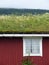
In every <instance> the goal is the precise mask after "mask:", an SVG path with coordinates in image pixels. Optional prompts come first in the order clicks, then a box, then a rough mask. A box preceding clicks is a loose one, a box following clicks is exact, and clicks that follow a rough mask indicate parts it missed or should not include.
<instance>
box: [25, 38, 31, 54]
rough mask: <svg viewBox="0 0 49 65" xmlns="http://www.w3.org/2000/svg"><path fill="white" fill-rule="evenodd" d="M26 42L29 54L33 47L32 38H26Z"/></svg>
mask: <svg viewBox="0 0 49 65" xmlns="http://www.w3.org/2000/svg"><path fill="white" fill-rule="evenodd" d="M25 43H26V45H25V48H26V49H25V50H26V53H27V54H29V53H31V51H30V49H31V39H26V40H25Z"/></svg>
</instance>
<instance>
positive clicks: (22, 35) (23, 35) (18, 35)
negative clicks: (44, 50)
mask: <svg viewBox="0 0 49 65" xmlns="http://www.w3.org/2000/svg"><path fill="white" fill-rule="evenodd" d="M32 36H33V37H36V36H38V37H49V34H0V37H32Z"/></svg>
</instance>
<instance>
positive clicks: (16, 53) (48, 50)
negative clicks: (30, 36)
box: [0, 37, 49, 65]
mask: <svg viewBox="0 0 49 65" xmlns="http://www.w3.org/2000/svg"><path fill="white" fill-rule="evenodd" d="M42 44H43V56H31V57H29V58H30V60H31V61H33V62H34V63H35V64H36V65H49V38H43V43H42ZM23 58H26V57H23V38H12V37H10V38H7V37H6V38H3V37H0V65H21V61H22V59H23Z"/></svg>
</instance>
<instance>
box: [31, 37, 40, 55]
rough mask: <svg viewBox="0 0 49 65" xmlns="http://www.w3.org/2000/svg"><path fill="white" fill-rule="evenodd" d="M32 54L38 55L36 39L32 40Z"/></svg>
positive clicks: (38, 48)
mask: <svg viewBox="0 0 49 65" xmlns="http://www.w3.org/2000/svg"><path fill="white" fill-rule="evenodd" d="M32 53H33V54H35V53H36V54H38V53H40V39H38V38H37V39H36V38H35V39H32Z"/></svg>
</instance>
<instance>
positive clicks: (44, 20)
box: [0, 13, 49, 33]
mask: <svg viewBox="0 0 49 65" xmlns="http://www.w3.org/2000/svg"><path fill="white" fill-rule="evenodd" d="M0 32H11V33H14V32H15V33H33V32H34V33H47V32H48V33H49V13H46V14H42V15H40V14H38V15H27V16H25V15H21V16H17V15H0Z"/></svg>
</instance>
